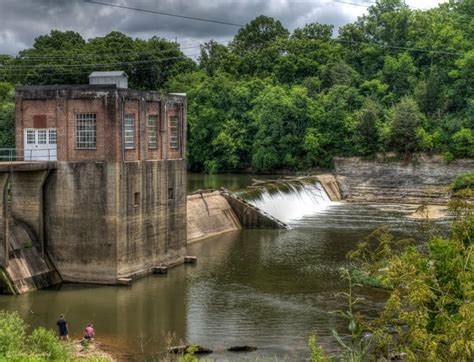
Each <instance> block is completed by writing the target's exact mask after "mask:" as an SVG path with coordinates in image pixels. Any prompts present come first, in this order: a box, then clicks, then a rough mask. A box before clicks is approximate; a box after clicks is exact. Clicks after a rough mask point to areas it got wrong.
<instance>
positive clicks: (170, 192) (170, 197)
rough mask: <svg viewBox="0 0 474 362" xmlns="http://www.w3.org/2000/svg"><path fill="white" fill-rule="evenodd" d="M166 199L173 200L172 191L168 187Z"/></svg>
mask: <svg viewBox="0 0 474 362" xmlns="http://www.w3.org/2000/svg"><path fill="white" fill-rule="evenodd" d="M168 199H169V200H173V199H174V189H173V188H172V187H170V188H169V189H168Z"/></svg>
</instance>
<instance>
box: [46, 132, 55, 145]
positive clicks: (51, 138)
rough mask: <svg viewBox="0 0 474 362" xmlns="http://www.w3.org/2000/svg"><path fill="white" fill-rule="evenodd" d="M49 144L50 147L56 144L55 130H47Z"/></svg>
mask: <svg viewBox="0 0 474 362" xmlns="http://www.w3.org/2000/svg"><path fill="white" fill-rule="evenodd" d="M48 137H49V144H50V145H55V144H56V143H57V133H56V130H55V129H50V130H49V134H48Z"/></svg>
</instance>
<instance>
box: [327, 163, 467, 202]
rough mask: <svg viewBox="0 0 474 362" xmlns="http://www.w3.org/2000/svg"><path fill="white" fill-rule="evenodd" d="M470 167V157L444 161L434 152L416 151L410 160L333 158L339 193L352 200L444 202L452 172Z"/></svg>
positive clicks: (452, 177)
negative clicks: (432, 154)
mask: <svg viewBox="0 0 474 362" xmlns="http://www.w3.org/2000/svg"><path fill="white" fill-rule="evenodd" d="M473 169H474V160H454V161H452V162H449V163H448V162H446V161H444V160H442V159H441V158H440V157H438V156H437V157H426V156H422V155H418V157H417V159H416V161H414V162H410V163H404V162H384V161H382V160H379V161H366V160H362V159H360V158H356V157H354V158H336V159H335V173H336V175H337V181H338V183H339V185H340V186H341V192H342V196H343V198H344V199H346V200H348V201H353V202H395V203H399V202H401V203H421V202H427V203H430V204H445V203H446V202H447V201H448V199H449V197H450V193H449V188H448V185H449V184H450V183H451V182H452V180H453V179H454V178H455V177H456V175H459V174H461V173H465V172H468V171H472V170H473Z"/></svg>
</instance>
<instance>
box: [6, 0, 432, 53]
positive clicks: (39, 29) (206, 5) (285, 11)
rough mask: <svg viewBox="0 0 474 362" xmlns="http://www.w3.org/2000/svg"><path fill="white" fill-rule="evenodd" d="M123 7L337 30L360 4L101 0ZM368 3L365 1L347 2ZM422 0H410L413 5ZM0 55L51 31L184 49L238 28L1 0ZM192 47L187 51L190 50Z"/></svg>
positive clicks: (79, 4) (51, 1)
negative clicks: (161, 42) (160, 40)
mask: <svg viewBox="0 0 474 362" xmlns="http://www.w3.org/2000/svg"><path fill="white" fill-rule="evenodd" d="M102 2H107V3H113V4H118V5H123V6H129V7H135V8H143V9H148V10H154V11H161V12H167V13H173V14H179V15H185V16H192V17H198V18H205V19H215V20H219V21H223V22H230V23H237V24H245V23H247V22H249V21H250V20H252V19H254V18H255V17H256V16H258V15H261V14H264V15H268V16H271V17H274V18H276V19H278V20H280V21H281V22H282V23H283V25H284V26H285V27H287V28H288V29H290V30H293V29H294V28H296V27H302V26H304V25H305V24H306V23H311V22H315V21H317V22H321V23H325V24H333V25H335V28H336V29H337V27H339V26H341V25H344V24H346V23H348V22H352V21H354V20H355V19H356V18H357V16H359V15H361V14H363V13H364V11H365V10H366V9H365V8H364V7H360V6H354V5H350V4H341V3H335V2H332V1H331V0H214V1H213V0H193V1H189V0H160V1H159V2H158V1H156V2H150V1H148V0H137V1H131V0H102ZM347 2H353V3H359V4H360V3H367V1H364V0H347ZM417 2H418V3H419V2H420V1H415V0H412V1H409V2H408V3H410V5H414V6H416V3H417ZM437 3H438V1H437V0H424V1H423V6H424V7H430V6H436V5H437ZM0 23H1V24H2V27H1V29H0V54H11V55H15V54H16V53H18V51H20V50H22V49H24V48H26V47H30V46H31V45H32V44H33V42H34V39H35V38H36V37H37V36H39V35H43V34H47V33H49V32H50V31H51V30H53V29H59V30H63V31H64V30H73V31H76V32H78V33H80V34H81V35H82V36H83V37H84V38H85V39H89V38H91V37H95V36H103V35H105V34H107V33H109V32H111V31H114V30H118V31H121V32H124V33H126V34H127V35H129V36H132V37H140V38H149V37H151V36H160V37H164V38H168V39H172V40H174V39H175V38H177V39H178V41H179V42H180V43H181V45H182V46H183V47H189V46H193V45H199V44H200V43H203V42H205V41H208V40H210V39H214V40H218V41H228V40H230V39H232V37H233V36H234V35H235V34H236V32H237V31H238V27H234V26H227V25H220V24H213V23H206V22H200V21H196V20H187V19H178V18H173V17H169V16H164V15H157V14H148V13H144V12H138V11H133V10H126V9H118V8H112V7H108V6H102V5H94V4H89V3H85V2H83V1H82V0H21V1H19V0H2V1H1V2H0ZM192 52H194V50H191V51H187V52H186V53H187V54H191V53H192Z"/></svg>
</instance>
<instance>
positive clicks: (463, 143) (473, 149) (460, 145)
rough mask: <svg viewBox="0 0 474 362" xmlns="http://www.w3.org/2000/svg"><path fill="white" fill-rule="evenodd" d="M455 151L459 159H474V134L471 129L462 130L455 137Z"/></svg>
mask: <svg viewBox="0 0 474 362" xmlns="http://www.w3.org/2000/svg"><path fill="white" fill-rule="evenodd" d="M452 146H453V151H454V154H455V155H456V156H458V157H474V134H473V132H472V130H470V129H469V128H461V129H460V130H459V131H458V132H456V133H455V134H454V135H453V145H452Z"/></svg>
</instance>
